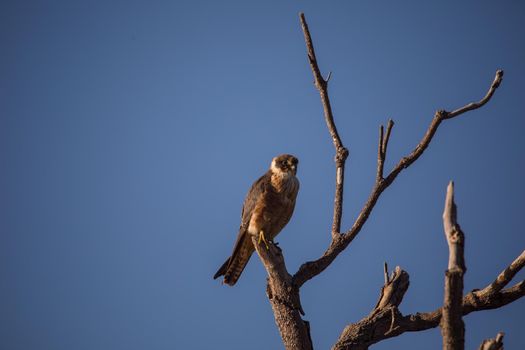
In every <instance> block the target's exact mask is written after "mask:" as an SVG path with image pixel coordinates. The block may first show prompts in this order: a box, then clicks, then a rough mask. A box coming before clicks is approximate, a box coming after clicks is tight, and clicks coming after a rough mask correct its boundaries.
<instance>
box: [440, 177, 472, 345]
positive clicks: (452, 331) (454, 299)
mask: <svg viewBox="0 0 525 350" xmlns="http://www.w3.org/2000/svg"><path fill="white" fill-rule="evenodd" d="M456 218H457V210H456V203H454V183H453V182H452V181H451V182H450V183H449V184H448V188H447V197H446V199H445V210H444V212H443V226H444V229H445V236H446V238H447V243H448V249H449V260H448V269H447V271H446V272H445V296H444V302H443V317H442V318H441V325H440V326H441V334H442V336H443V349H444V350H462V349H464V347H465V323H464V322H463V320H462V318H461V316H462V315H461V314H462V312H461V303H462V299H463V275H464V273H465V271H466V267H465V258H464V248H465V235H464V234H463V232H462V231H461V228H460V227H459V225H458V223H457V222H456Z"/></svg>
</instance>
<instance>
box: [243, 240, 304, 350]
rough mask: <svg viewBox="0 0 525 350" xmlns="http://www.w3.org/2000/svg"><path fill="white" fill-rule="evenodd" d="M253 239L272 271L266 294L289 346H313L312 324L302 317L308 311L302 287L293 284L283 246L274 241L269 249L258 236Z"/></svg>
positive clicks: (267, 266)
mask: <svg viewBox="0 0 525 350" xmlns="http://www.w3.org/2000/svg"><path fill="white" fill-rule="evenodd" d="M252 242H253V245H254V246H255V249H256V250H257V254H258V255H259V258H260V259H261V261H262V263H263V265H264V268H265V269H266V272H267V273H268V279H267V285H266V295H267V296H268V300H269V301H270V304H271V305H272V309H273V314H274V318H275V323H276V324H277V328H278V329H279V333H280V334H281V338H282V340H283V343H284V346H285V348H286V349H301V350H310V349H313V347H312V339H311V337H310V326H309V323H308V321H305V320H303V319H302V318H301V315H304V312H303V309H302V307H301V300H300V297H299V289H298V288H295V287H294V286H293V285H292V276H291V275H290V274H289V273H288V270H287V269H286V265H285V263H284V257H283V255H282V252H281V249H280V248H279V247H277V246H276V245H275V244H273V243H270V244H269V245H268V248H266V246H265V245H261V244H259V243H258V241H257V239H256V238H255V237H252Z"/></svg>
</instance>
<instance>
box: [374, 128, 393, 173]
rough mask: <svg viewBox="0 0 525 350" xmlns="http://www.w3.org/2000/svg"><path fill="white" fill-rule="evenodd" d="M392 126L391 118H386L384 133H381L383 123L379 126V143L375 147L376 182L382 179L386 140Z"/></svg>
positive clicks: (388, 137)
mask: <svg viewBox="0 0 525 350" xmlns="http://www.w3.org/2000/svg"><path fill="white" fill-rule="evenodd" d="M393 127H394V121H393V120H392V119H389V120H388V124H387V126H386V134H385V135H383V125H381V126H380V127H379V144H378V147H377V175H376V183H379V182H381V181H382V180H383V168H384V165H385V159H386V150H387V147H388V140H389V139H390V133H391V132H392V128H393Z"/></svg>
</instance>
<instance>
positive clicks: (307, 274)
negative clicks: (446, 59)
mask: <svg viewBox="0 0 525 350" xmlns="http://www.w3.org/2000/svg"><path fill="white" fill-rule="evenodd" d="M300 19H301V25H302V29H303V33H304V37H305V42H306V48H307V52H308V60H309V62H310V68H311V69H312V72H313V75H314V78H315V86H316V87H317V89H318V90H319V93H320V95H321V101H322V104H323V109H324V115H325V121H326V124H327V126H328V131H329V132H330V135H331V136H332V141H333V143H334V146H335V148H336V169H337V171H336V173H337V176H336V194H335V200H334V221H333V224H332V241H331V243H330V246H329V247H328V249H327V250H326V251H325V252H324V254H323V255H322V256H321V257H320V258H318V259H317V260H314V261H308V262H306V263H304V264H303V265H301V266H300V268H299V270H298V271H297V272H296V273H295V275H294V276H293V281H294V284H295V285H296V286H298V287H300V286H302V285H303V284H304V283H305V282H306V281H308V280H309V279H311V278H313V277H315V276H317V275H318V274H319V273H321V272H322V271H324V270H325V269H326V268H327V267H328V266H329V265H330V264H331V263H332V261H334V260H335V258H336V257H337V256H338V255H339V254H340V253H341V252H342V251H343V250H344V249H345V248H346V247H347V246H348V245H349V244H350V243H351V242H352V241H353V239H354V238H355V237H356V236H357V235H358V234H359V232H360V231H361V228H362V227H363V225H364V224H365V222H366V221H367V220H368V217H369V215H370V213H371V212H372V209H373V208H374V206H375V204H376V202H377V200H378V199H379V197H380V195H381V194H382V193H383V191H384V190H385V189H386V188H388V186H390V185H391V184H392V182H393V181H394V180H395V179H396V177H397V176H398V175H399V173H401V171H402V170H403V169H405V168H408V167H409V166H410V165H411V164H412V163H414V162H415V161H416V160H417V159H418V158H419V157H420V156H421V155H422V154H423V152H424V151H425V150H426V149H427V147H428V145H429V144H430V141H432V138H433V137H434V134H435V133H436V131H437V129H438V127H439V125H440V124H441V122H442V121H443V120H446V119H451V118H454V117H457V116H459V115H461V114H463V113H465V112H468V111H471V110H474V109H477V108H480V107H481V106H483V105H484V104H486V103H487V102H488V101H489V100H490V98H491V97H492V95H493V94H494V92H495V90H496V89H497V88H498V87H499V85H500V84H501V80H502V78H503V71H502V70H498V71H497V72H496V76H495V78H494V81H493V82H492V84H491V86H490V88H489V90H488V92H487V94H486V95H485V96H484V97H483V98H482V99H481V100H480V101H479V102H475V103H469V104H467V105H465V106H463V107H461V108H459V109H457V110H455V111H453V112H447V111H444V110H440V111H437V112H436V114H435V115H434V118H433V119H432V122H431V123H430V126H429V127H428V129H427V131H426V133H425V135H424V136H423V138H422V139H421V141H420V142H419V144H418V145H417V146H416V147H415V148H414V150H413V151H412V152H411V153H410V154H409V155H408V156H406V157H403V158H401V160H400V161H399V162H398V163H397V165H396V166H395V167H394V168H393V169H392V171H391V172H390V173H389V174H388V176H387V177H386V178H384V179H383V177H382V172H383V170H382V168H383V166H384V159H383V158H384V157H386V150H387V147H386V146H387V144H388V139H389V137H390V131H391V129H392V126H393V125H394V124H393V122H392V123H389V125H388V126H389V127H387V132H386V135H385V136H383V135H381V134H382V133H381V132H380V138H381V139H382V142H381V141H380V143H381V147H379V146H378V172H377V173H378V175H377V176H376V182H375V184H374V187H373V189H372V192H371V193H370V195H369V197H368V200H367V201H366V203H365V205H364V206H363V208H362V209H361V212H360V213H359V215H358V216H357V218H356V220H355V221H354V224H353V225H352V227H351V228H350V230H348V231H347V232H345V233H344V234H339V232H340V228H341V218H342V208H343V206H342V205H343V202H342V201H343V187H344V166H345V160H346V157H347V156H348V151H347V150H346V148H344V146H343V144H342V141H341V138H340V137H339V134H338V133H337V129H336V127H335V122H334V119H333V115H332V110H331V107H330V101H329V99H328V92H327V91H328V90H327V89H328V86H327V83H326V81H325V80H324V79H323V77H322V75H321V73H320V70H319V66H318V64H317V58H316V56H315V52H314V49H313V44H312V38H311V36H310V31H309V29H308V25H307V23H306V19H305V17H304V14H302V13H301V14H300ZM383 146H384V147H383ZM379 148H381V150H380V151H379Z"/></svg>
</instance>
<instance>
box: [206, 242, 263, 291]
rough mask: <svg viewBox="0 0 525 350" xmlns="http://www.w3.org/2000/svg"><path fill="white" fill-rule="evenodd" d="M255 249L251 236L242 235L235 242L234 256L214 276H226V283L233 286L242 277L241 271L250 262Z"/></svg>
mask: <svg viewBox="0 0 525 350" xmlns="http://www.w3.org/2000/svg"><path fill="white" fill-rule="evenodd" d="M254 250H255V248H254V246H253V244H252V241H251V240H250V238H249V237H247V235H246V234H243V235H240V237H239V239H238V240H237V242H236V243H235V247H234V249H233V254H232V256H231V257H229V258H228V259H227V260H226V261H225V262H224V264H222V266H221V267H220V268H219V270H218V271H217V272H216V273H215V275H214V276H213V278H214V279H215V278H218V277H220V276H224V283H226V284H228V285H230V286H233V285H234V284H235V283H236V282H237V280H238V279H239V277H241V273H242V271H243V270H244V268H245V267H246V264H248V261H249V260H250V257H251V255H252V253H253V251H254Z"/></svg>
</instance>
